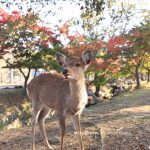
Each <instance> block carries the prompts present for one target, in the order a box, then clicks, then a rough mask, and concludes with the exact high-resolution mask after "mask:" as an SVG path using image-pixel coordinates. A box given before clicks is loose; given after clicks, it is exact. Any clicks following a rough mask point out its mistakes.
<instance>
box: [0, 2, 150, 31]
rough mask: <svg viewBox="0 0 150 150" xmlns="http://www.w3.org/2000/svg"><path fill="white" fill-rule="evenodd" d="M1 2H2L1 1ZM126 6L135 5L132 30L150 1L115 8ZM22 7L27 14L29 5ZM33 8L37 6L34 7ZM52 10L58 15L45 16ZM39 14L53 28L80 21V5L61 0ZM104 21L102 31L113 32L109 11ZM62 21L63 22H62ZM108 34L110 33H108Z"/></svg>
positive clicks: (147, 8) (149, 5)
mask: <svg viewBox="0 0 150 150" xmlns="http://www.w3.org/2000/svg"><path fill="white" fill-rule="evenodd" d="M8 1H10V2H13V0H8ZM17 1H18V2H21V0H17ZM27 1H28V5H30V0H27ZM0 2H1V0H0ZM122 3H123V4H124V5H125V6H128V5H135V10H134V11H135V15H134V17H132V18H130V21H129V22H128V23H127V28H128V29H130V28H132V27H133V26H134V25H138V24H139V22H140V21H141V20H142V19H143V18H142V16H141V14H140V13H138V12H139V11H141V10H143V9H146V10H150V0H118V1H117V3H116V5H115V6H113V7H114V8H119V7H120V5H121V4H122ZM21 5H22V6H23V11H24V12H26V10H27V4H26V3H25V2H21ZM60 6H61V7H62V9H59V8H60ZM0 7H1V8H4V9H7V8H6V7H4V6H3V5H2V4H1V3H0ZM32 7H33V8H34V7H36V6H34V5H33V6H32ZM51 9H53V10H54V11H56V14H55V15H54V16H51V15H47V16H45V13H44V12H48V11H50V10H51ZM13 10H18V8H17V7H16V6H15V5H13V6H12V7H11V8H10V10H9V11H13ZM39 12H40V15H41V17H42V18H44V21H45V23H46V24H47V25H48V26H50V27H53V26H55V25H56V24H57V25H58V24H63V23H64V22H67V21H68V20H70V19H72V18H74V19H75V20H77V19H78V20H80V15H81V12H80V8H79V6H78V5H75V4H71V3H69V2H68V1H64V0H59V1H57V5H55V8H54V6H53V5H50V4H49V5H45V6H44V7H43V6H39ZM104 18H105V19H104V20H103V21H102V22H101V25H100V28H101V30H106V29H110V30H111V27H112V26H111V20H112V19H111V17H110V16H109V9H108V10H107V9H106V11H105V12H104ZM60 20H61V21H60ZM122 24H124V22H122V23H120V24H119V23H118V24H116V26H118V28H120V27H121V26H122ZM75 28H76V29H75V30H79V32H81V33H83V30H82V29H81V28H79V27H75ZM107 32H108V31H107Z"/></svg>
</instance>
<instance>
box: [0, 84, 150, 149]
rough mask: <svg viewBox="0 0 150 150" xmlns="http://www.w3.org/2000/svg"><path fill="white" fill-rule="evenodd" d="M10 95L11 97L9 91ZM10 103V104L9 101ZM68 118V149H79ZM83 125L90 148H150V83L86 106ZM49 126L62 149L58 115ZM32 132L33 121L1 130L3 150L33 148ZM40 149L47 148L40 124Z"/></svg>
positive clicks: (55, 143)
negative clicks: (25, 124) (26, 124)
mask: <svg viewBox="0 0 150 150" xmlns="http://www.w3.org/2000/svg"><path fill="white" fill-rule="evenodd" d="M0 98H2V97H0ZM11 98H12V96H11ZM14 98H15V97H14ZM7 99H10V98H9V96H8V94H7ZM16 101H18V99H16ZM9 103H10V102H9ZM11 103H13V101H11ZM15 105H17V104H16V103H15ZM6 106H8V104H7V102H6V101H5V107H6ZM1 107H2V104H1ZM66 122H67V125H66V136H65V142H64V144H65V145H64V150H78V149H79V148H78V140H77V135H76V133H75V132H74V130H73V127H72V121H71V118H68V119H67V121H66ZM81 125H82V134H83V142H84V146H85V149H86V150H150V85H149V86H148V85H147V86H145V87H143V88H141V89H138V90H133V91H130V92H128V93H124V94H122V95H120V96H117V97H114V98H112V99H111V100H109V101H105V102H101V103H98V104H96V105H93V106H91V107H89V108H86V109H85V111H84V112H83V114H82V117H81ZM46 130H47V135H48V137H49V141H50V143H51V145H52V147H53V148H54V149H55V150H58V149H59V145H60V139H59V130H58V121H57V117H55V116H54V117H52V118H51V119H48V120H47V121H46ZM30 133H31V127H30V124H29V125H28V126H24V127H20V128H17V129H9V130H2V131H0V150H29V149H31V136H30ZM36 150H46V147H45V145H44V143H43V140H42V136H41V134H40V132H39V130H38V128H37V135H36Z"/></svg>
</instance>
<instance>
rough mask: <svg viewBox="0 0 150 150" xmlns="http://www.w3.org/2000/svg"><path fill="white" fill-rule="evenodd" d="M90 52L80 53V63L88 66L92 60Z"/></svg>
mask: <svg viewBox="0 0 150 150" xmlns="http://www.w3.org/2000/svg"><path fill="white" fill-rule="evenodd" d="M92 57H93V56H92V52H91V51H90V50H86V51H84V52H83V53H82V61H83V63H84V64H85V65H87V64H89V63H90V61H91V60H92Z"/></svg>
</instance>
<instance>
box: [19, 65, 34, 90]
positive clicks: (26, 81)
mask: <svg viewBox="0 0 150 150" xmlns="http://www.w3.org/2000/svg"><path fill="white" fill-rule="evenodd" d="M18 69H19V71H20V72H21V73H22V75H23V77H24V89H25V90H26V88H27V83H28V79H29V76H30V72H31V69H28V73H27V75H26V74H25V73H24V72H23V71H22V69H21V68H18Z"/></svg>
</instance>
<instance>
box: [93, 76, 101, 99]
mask: <svg viewBox="0 0 150 150" xmlns="http://www.w3.org/2000/svg"><path fill="white" fill-rule="evenodd" d="M98 78H99V77H98V75H97V73H95V74H94V83H95V84H94V85H95V88H96V90H95V93H94V94H95V96H97V97H99V90H100V86H99V84H97V80H98Z"/></svg>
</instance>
